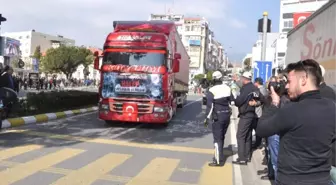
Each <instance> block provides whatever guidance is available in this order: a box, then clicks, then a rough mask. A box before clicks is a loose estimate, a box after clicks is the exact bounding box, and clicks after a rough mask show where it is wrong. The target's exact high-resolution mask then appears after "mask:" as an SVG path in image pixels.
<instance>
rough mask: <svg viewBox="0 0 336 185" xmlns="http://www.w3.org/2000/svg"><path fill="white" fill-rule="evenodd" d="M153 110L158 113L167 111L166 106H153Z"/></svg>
mask: <svg viewBox="0 0 336 185" xmlns="http://www.w3.org/2000/svg"><path fill="white" fill-rule="evenodd" d="M154 112H158V113H163V112H167V107H154Z"/></svg>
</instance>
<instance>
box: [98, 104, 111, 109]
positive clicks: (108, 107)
mask: <svg viewBox="0 0 336 185" xmlns="http://www.w3.org/2000/svg"><path fill="white" fill-rule="evenodd" d="M100 109H101V110H109V109H110V106H109V105H108V104H101V105H100Z"/></svg>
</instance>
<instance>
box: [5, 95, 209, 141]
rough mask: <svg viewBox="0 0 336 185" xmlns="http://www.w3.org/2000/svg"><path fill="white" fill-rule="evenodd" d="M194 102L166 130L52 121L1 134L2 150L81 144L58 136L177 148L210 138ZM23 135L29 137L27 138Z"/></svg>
mask: <svg viewBox="0 0 336 185" xmlns="http://www.w3.org/2000/svg"><path fill="white" fill-rule="evenodd" d="M198 98H199V97H198ZM198 98H197V99H198ZM194 99H196V98H194ZM193 101H194V100H189V101H187V102H186V105H188V106H187V107H185V108H183V109H180V110H179V111H178V113H177V115H176V116H175V118H174V119H173V120H172V121H171V123H170V124H169V125H168V126H167V127H163V126H161V125H152V124H131V123H114V124H106V123H105V122H104V121H101V120H98V119H97V114H96V113H95V114H90V115H86V116H79V117H70V118H66V119H63V120H56V121H50V122H48V123H43V124H37V125H29V126H25V127H18V128H17V129H20V130H24V131H23V134H22V133H10V132H2V133H1V134H0V140H2V141H4V142H3V144H2V145H3V146H6V143H7V145H11V146H13V145H22V144H43V145H45V146H46V147H54V146H64V145H74V144H77V143H80V142H82V141H81V140H76V139H73V140H71V139H65V140H64V137H59V136H58V134H59V135H62V136H64V135H66V136H67V137H85V138H89V139H95V138H106V139H117V140H126V141H130V142H138V143H149V144H151V143H152V144H154V143H155V144H172V145H174V144H176V143H187V142H193V141H195V140H201V139H202V138H204V137H207V136H209V134H211V125H209V127H208V128H205V127H204V125H203V120H204V114H203V113H202V105H201V102H195V103H193V104H190V105H189V103H191V102H193ZM24 132H29V133H28V134H24ZM45 133H47V134H45ZM51 134H53V135H51ZM50 138H52V139H50ZM61 138H63V139H61ZM83 141H84V140H83ZM206 144H207V146H208V147H209V146H210V145H209V143H206ZM191 147H192V146H191ZM194 147H195V146H194ZM210 147H211V146H210Z"/></svg>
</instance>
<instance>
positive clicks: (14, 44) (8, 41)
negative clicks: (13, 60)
mask: <svg viewBox="0 0 336 185" xmlns="http://www.w3.org/2000/svg"><path fill="white" fill-rule="evenodd" d="M20 45H21V44H20V41H18V40H15V39H12V38H9V37H5V43H4V52H3V54H4V56H9V57H14V56H21V50H20Z"/></svg>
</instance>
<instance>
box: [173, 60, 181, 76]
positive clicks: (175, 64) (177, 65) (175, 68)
mask: <svg viewBox="0 0 336 185" xmlns="http://www.w3.org/2000/svg"><path fill="white" fill-rule="evenodd" d="M173 72H174V73H178V72H180V60H177V59H175V60H173Z"/></svg>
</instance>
